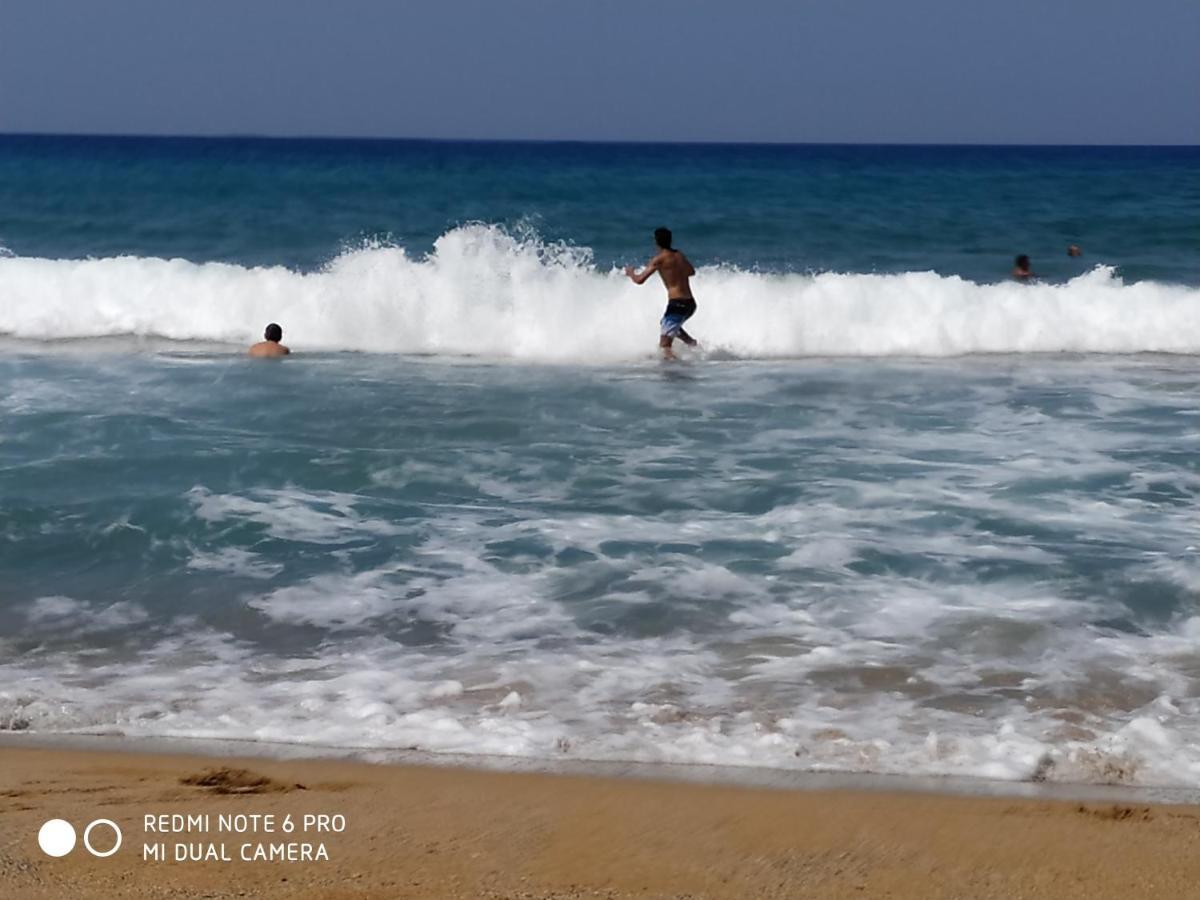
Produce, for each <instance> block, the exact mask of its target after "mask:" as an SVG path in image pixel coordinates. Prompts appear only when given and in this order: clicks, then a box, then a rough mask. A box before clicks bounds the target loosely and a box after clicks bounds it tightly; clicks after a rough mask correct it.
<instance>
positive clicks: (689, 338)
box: [679, 328, 696, 347]
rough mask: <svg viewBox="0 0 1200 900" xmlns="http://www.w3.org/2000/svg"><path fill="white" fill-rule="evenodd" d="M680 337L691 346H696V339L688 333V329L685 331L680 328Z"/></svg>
mask: <svg viewBox="0 0 1200 900" xmlns="http://www.w3.org/2000/svg"><path fill="white" fill-rule="evenodd" d="M679 339H680V340H681V341H683V342H684V343H685V344H687V345H688V346H689V347H695V346H696V339H695V338H694V337H692V336H691V335H690V334H688V333H687V332H686V331H684V330H683V329H682V328H680V329H679Z"/></svg>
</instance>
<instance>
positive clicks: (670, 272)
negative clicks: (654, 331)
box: [625, 228, 696, 359]
mask: <svg viewBox="0 0 1200 900" xmlns="http://www.w3.org/2000/svg"><path fill="white" fill-rule="evenodd" d="M654 243H655V244H657V245H658V252H657V253H656V254H655V255H654V258H653V259H652V260H650V262H648V263H646V268H644V269H642V271H641V272H638V271H637V270H635V269H634V267H633V266H626V267H625V274H626V275H628V276H629V277H630V278H632V279H633V283H634V284H645V283H646V279H647V278H649V277H650V276H651V275H653V274H654V273H655V272H657V273H658V275H659V277H660V278H662V280H663V285H664V286H665V287H666V289H667V311H666V312H665V313H663V317H662V322H661V323H660V324H659V338H658V346H659V347H661V348H662V352H663V356H664V357H665V358H667V359H674V358H675V352H674V351H673V350H672V349H671V345H672V344H673V343H674V342H675V338H679V339H680V340H681V341H683V342H684V343H685V344H687V345H688V346H689V347H695V346H696V339H695V338H694V337H692V336H691V335H690V334H688V333H687V332H686V331H684V330H683V323H684V322H686V321H687V320H688V319H690V318H691V317H692V316H693V315H694V314H695V312H696V301H695V299H694V298H693V297H692V286H691V284H690V283H689V282H688V279H689V278H691V277H692V276H693V275H695V274H696V269H695V267H693V266H692V264H691V263H690V262H688V258H687V257H686V256H684V255H683V251H681V250H676V249H675V248H674V247H672V246H671V230H670V229H669V228H659V229H657V230H656V231H655V232H654Z"/></svg>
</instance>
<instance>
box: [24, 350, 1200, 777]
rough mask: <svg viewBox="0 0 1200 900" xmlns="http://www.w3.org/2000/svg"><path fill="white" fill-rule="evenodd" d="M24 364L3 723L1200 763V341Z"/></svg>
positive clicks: (790, 752)
mask: <svg viewBox="0 0 1200 900" xmlns="http://www.w3.org/2000/svg"><path fill="white" fill-rule="evenodd" d="M0 385H2V386H3V390H2V392H0V393H2V397H3V400H2V401H0V435H2V439H0V497H3V518H2V521H3V525H2V528H0V537H2V541H0V568H2V570H3V571H4V573H5V587H4V590H3V592H2V594H0V672H2V674H3V677H2V678H0V724H2V725H7V727H9V728H13V729H36V730H39V731H62V730H81V729H82V730H97V729H99V730H118V731H121V732H123V733H126V734H130V735H175V736H192V737H222V738H248V739H257V740H264V741H267V740H270V741H294V742H311V743H323V744H334V745H338V746H355V747H377V748H401V747H417V748H420V749H424V750H431V751H441V752H457V753H493V754H511V755H519V756H529V757H561V758H571V759H632V760H644V761H667V762H704V763H722V764H730V765H740V764H748V765H764V766H776V767H784V768H829V769H838V770H847V771H878V772H903V773H940V774H973V775H981V776H987V777H1002V778H1029V777H1033V776H1035V775H1036V777H1038V778H1047V779H1049V780H1065V781H1116V782H1130V783H1142V784H1181V785H1196V784H1198V783H1200V751H1198V750H1197V747H1198V746H1200V745H1198V743H1197V739H1198V738H1200V735H1198V734H1197V726H1196V724H1195V723H1196V721H1197V718H1196V714H1197V712H1198V711H1200V710H1198V709H1197V697H1198V686H1200V685H1198V681H1197V679H1198V677H1200V652H1198V650H1197V647H1198V646H1200V645H1198V643H1197V642H1198V640H1200V612H1198V610H1197V604H1196V597H1197V588H1198V586H1200V559H1198V556H1197V553H1198V551H1197V540H1196V531H1195V514H1194V513H1195V502H1196V495H1197V491H1198V489H1200V474H1198V472H1197V466H1196V455H1195V445H1196V438H1197V434H1198V433H1200V419H1198V416H1200V413H1198V412H1197V409H1196V404H1195V397H1196V393H1197V388H1198V386H1200V368H1198V367H1197V366H1196V363H1195V361H1194V360H1193V359H1191V358H1189V357H1162V356H1147V355H1143V356H1136V357H1128V356H1127V357H1098V356H1058V357H1050V356H982V357H965V358H957V359H950V360H916V359H904V358H890V359H888V358H877V359H831V358H812V359H803V360H791V361H776V362H770V361H737V360H729V359H705V358H703V357H697V358H693V359H692V360H690V361H687V362H684V363H682V364H679V365H674V366H672V365H664V364H662V363H659V362H657V361H649V360H646V361H630V362H625V363H611V364H610V363H605V364H595V365H571V366H564V365H528V364H520V363H517V362H514V361H512V360H494V361H486V360H478V359H475V360H472V359H445V358H424V359H422V358H406V357H397V356H391V355H354V354H331V355H319V354H318V355H309V356H308V357H306V358H303V359H301V358H299V357H297V358H294V359H291V360H286V361H284V362H282V363H270V362H269V363H261V362H258V363H256V362H251V361H248V360H244V359H241V358H240V357H237V356H236V355H233V354H229V353H224V352H211V351H205V352H190V351H185V350H184V349H181V350H179V351H173V352H172V351H163V350H162V349H161V348H159V349H151V350H132V349H130V348H129V347H128V346H121V347H119V348H116V349H113V348H111V347H110V348H108V349H103V348H97V347H94V346H91V345H88V344H86V343H85V344H76V345H52V346H51V347H50V348H47V347H45V346H36V347H30V346H28V345H22V344H20V343H16V344H9V345H8V346H7V347H6V348H5V349H4V350H3V352H2V353H0Z"/></svg>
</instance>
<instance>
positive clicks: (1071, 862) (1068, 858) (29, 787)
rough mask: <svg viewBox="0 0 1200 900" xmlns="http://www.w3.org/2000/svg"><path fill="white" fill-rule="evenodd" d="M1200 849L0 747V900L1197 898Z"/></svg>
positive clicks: (658, 786) (1170, 822) (1009, 827)
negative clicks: (56, 824)
mask: <svg viewBox="0 0 1200 900" xmlns="http://www.w3.org/2000/svg"><path fill="white" fill-rule="evenodd" d="M289 817H290V819H289ZM338 817H344V820H343V819H340V818H338ZM53 818H59V819H64V820H66V821H68V822H70V823H71V824H72V826H73V827H74V829H75V830H76V831H77V832H78V833H79V835H80V840H79V843H78V844H77V845H76V846H75V848H74V850H73V851H72V852H70V853H69V854H67V855H66V856H64V857H61V858H51V857H49V856H47V855H46V854H45V853H43V852H42V850H41V849H39V844H38V832H39V828H40V827H41V826H42V824H43V822H45V821H47V820H49V819H53ZM97 819H108V820H111V821H112V822H114V823H116V824H117V825H118V826H119V827H120V829H121V830H122V832H123V839H122V844H121V846H120V848H119V849H118V850H117V852H115V853H113V854H112V855H111V856H107V857H104V858H99V857H96V856H93V855H92V854H91V853H89V852H88V851H87V850H86V849H85V847H84V845H83V842H82V835H83V831H84V829H86V828H87V826H88V824H89V823H91V822H93V821H95V820H97ZM289 828H290V830H289ZM114 837H115V835H114V833H113V831H112V829H111V827H110V826H109V825H107V824H98V825H96V826H95V827H94V828H93V829H92V832H91V834H90V843H91V845H92V847H93V849H94V850H95V851H97V852H100V853H105V852H107V851H108V850H110V849H111V848H112V846H113V842H114ZM155 849H158V850H159V851H160V852H161V858H160V859H157V860H156V859H154V858H153V854H154V851H155ZM1198 850H1200V808H1197V807H1192V806H1174V805H1154V804H1143V803H1123V802H1120V801H1118V802H1109V801H1104V802H1095V801H1089V802H1079V801H1067V800H1029V799H1019V798H1008V797H974V796H956V795H948V794H934V793H918V792H886V791H875V790H862V791H841V790H839V791H825V790H769V789H761V788H747V787H733V786H727V785H711V784H695V783H678V782H665V781H647V780H643V779H614V778H603V777H585V776H575V775H557V774H528V773H499V772H487V771H474V770H466V769H452V768H442V767H421V766H407V765H404V766H401V765H373V764H368V763H359V762H345V761H335V760H317V761H274V760H266V759H261V758H255V759H231V758H223V757H222V758H206V757H202V756H190V755H182V754H171V753H142V752H104V751H88V750H73V749H65V750H64V749H42V748H34V747H30V748H11V747H8V748H0V895H2V896H4V897H13V898H18V897H19V898H30V900H35V898H54V900H60V898H93V897H94V898H105V900H108V898H125V897H129V898H134V897H137V898H142V897H189V898H192V897H197V898H198V897H206V898H226V897H289V898H309V897H311V898H318V897H320V898H351V897H353V898H408V897H412V898H418V897H420V898H425V897H480V898H509V897H511V898H576V897H603V898H626V897H653V898H685V897H686V898H744V897H810V896H811V897H822V898H838V897H856V898H861V897H889V898H938V897H945V898H950V897H963V898H968V897H969V898H989V897H994V898H1006V900H1007V898H1017V897H1022V898H1041V897H1044V898H1055V900H1065V898H1072V897H1079V898H1085V897H1086V898H1101V900H1102V898H1108V897H1121V898H1129V897H1194V896H1196V890H1197V888H1196V885H1197V884H1200V853H1197V851H1198ZM195 856H199V857H200V860H199V861H196V860H195V859H188V857H195ZM177 857H182V859H177ZM272 857H274V858H272Z"/></svg>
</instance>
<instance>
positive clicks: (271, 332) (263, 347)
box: [250, 322, 292, 356]
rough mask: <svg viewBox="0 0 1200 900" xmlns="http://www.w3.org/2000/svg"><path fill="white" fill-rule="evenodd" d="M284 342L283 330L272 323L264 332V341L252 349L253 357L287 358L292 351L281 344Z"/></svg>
mask: <svg viewBox="0 0 1200 900" xmlns="http://www.w3.org/2000/svg"><path fill="white" fill-rule="evenodd" d="M282 340H283V329H282V328H280V327H279V326H278V325H276V324H275V323H274V322H272V323H271V324H270V325H268V326H267V327H266V330H265V331H263V340H261V341H259V342H258V343H257V344H255V345H254V346H253V347H251V348H250V355H251V356H287V355H288V354H289V353H291V352H292V351H291V350H289V349H288V348H287V347H285V346H284V345H283V344H281V343H279V342H280V341H282Z"/></svg>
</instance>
